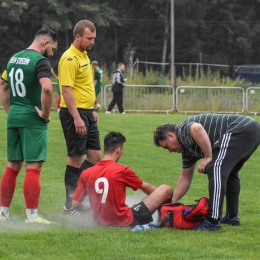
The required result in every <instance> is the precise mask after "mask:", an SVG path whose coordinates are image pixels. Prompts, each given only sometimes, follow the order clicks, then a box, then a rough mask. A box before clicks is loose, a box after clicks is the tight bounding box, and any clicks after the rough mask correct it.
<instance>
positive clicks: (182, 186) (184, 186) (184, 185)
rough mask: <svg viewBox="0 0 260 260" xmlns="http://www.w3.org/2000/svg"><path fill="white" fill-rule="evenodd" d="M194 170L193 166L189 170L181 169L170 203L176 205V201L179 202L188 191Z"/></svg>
mask: <svg viewBox="0 0 260 260" xmlns="http://www.w3.org/2000/svg"><path fill="white" fill-rule="evenodd" d="M194 169H195V164H194V165H192V166H191V167H189V168H183V169H182V171H181V174H180V176H179V179H178V181H177V184H176V187H175V190H174V192H173V196H172V203H176V202H177V201H178V200H180V199H181V198H182V197H183V196H184V195H185V194H186V193H187V191H188V190H189V188H190V185H191V181H192V178H193V175H194Z"/></svg>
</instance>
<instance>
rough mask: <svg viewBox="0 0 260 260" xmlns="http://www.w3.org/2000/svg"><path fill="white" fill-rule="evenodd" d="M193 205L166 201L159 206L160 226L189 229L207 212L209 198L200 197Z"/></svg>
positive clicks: (200, 220)
mask: <svg viewBox="0 0 260 260" xmlns="http://www.w3.org/2000/svg"><path fill="white" fill-rule="evenodd" d="M195 201H197V204H195V205H183V204H182V203H167V204H163V205H162V206H161V208H160V211H159V214H160V222H161V224H160V226H159V227H170V228H178V229H190V228H193V227H195V226H197V225H199V224H200V223H201V222H202V221H203V220H204V219H205V218H206V215H207V213H208V203H209V199H208V198H206V197H202V198H201V199H199V200H195Z"/></svg>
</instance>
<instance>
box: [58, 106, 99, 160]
mask: <svg viewBox="0 0 260 260" xmlns="http://www.w3.org/2000/svg"><path fill="white" fill-rule="evenodd" d="M78 112H79V114H80V117H81V119H82V120H83V121H84V123H85V125H86V128H87V133H86V134H85V135H79V134H77V133H76V128H75V125H74V119H73V117H72V116H71V114H70V112H69V110H68V109H67V108H61V109H60V112H59V116H60V122H61V126H62V129H63V134H64V137H65V140H66V145H67V151H68V156H70V157H73V156H81V155H84V154H86V153H87V150H88V149H91V150H101V147H100V140H99V131H98V127H97V123H96V121H95V119H94V117H93V113H92V110H90V109H78Z"/></svg>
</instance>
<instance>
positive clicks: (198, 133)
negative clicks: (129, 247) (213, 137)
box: [190, 123, 212, 173]
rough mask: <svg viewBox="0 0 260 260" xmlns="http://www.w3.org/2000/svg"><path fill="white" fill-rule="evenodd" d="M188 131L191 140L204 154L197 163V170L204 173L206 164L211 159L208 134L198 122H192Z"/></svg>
mask: <svg viewBox="0 0 260 260" xmlns="http://www.w3.org/2000/svg"><path fill="white" fill-rule="evenodd" d="M190 133H191V136H192V138H193V140H194V141H195V142H196V144H197V145H198V146H199V147H200V149H201V151H202V152H203V154H204V158H203V159H202V160H201V162H200V164H199V165H198V171H199V172H200V173H205V169H206V166H207V165H208V164H209V163H210V162H211V161H212V147H211V143H210V140H209V136H208V134H207V133H206V131H205V129H204V127H203V126H202V125H201V124H199V123H194V124H192V125H191V128H190Z"/></svg>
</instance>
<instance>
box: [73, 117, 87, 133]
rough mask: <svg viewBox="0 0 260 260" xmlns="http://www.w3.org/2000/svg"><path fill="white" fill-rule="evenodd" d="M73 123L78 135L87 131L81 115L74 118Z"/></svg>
mask: <svg viewBox="0 0 260 260" xmlns="http://www.w3.org/2000/svg"><path fill="white" fill-rule="evenodd" d="M74 125H75V128H76V133H77V134H79V135H85V134H86V133H87V128H86V125H85V123H84V121H83V120H82V119H81V117H78V118H74Z"/></svg>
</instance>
